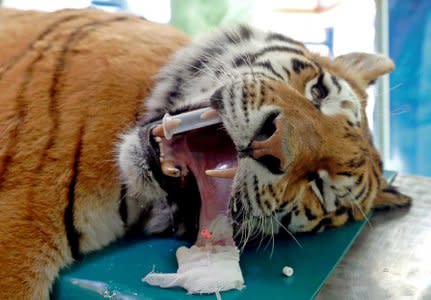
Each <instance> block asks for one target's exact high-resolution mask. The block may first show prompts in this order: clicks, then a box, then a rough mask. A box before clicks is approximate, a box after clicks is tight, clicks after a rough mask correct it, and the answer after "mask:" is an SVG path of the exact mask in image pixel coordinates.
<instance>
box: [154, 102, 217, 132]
mask: <svg viewBox="0 0 431 300" xmlns="http://www.w3.org/2000/svg"><path fill="white" fill-rule="evenodd" d="M219 123H221V119H220V117H219V116H218V114H217V113H216V112H215V110H214V109H213V108H210V107H206V108H200V109H196V110H192V111H188V112H185V113H181V114H178V115H172V116H171V115H170V114H169V113H166V114H165V115H164V116H163V119H162V126H163V133H164V136H165V138H166V139H167V140H170V139H171V138H172V136H173V135H174V134H178V133H182V132H186V131H190V130H193V129H197V128H202V127H207V126H211V125H214V124H219ZM169 124H174V126H169Z"/></svg>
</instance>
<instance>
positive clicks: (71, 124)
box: [0, 9, 188, 299]
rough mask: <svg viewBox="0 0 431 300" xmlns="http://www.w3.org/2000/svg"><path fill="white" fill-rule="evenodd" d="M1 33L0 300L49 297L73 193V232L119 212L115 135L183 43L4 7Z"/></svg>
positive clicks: (121, 23)
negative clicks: (91, 218) (97, 215)
mask: <svg viewBox="0 0 431 300" xmlns="http://www.w3.org/2000/svg"><path fill="white" fill-rule="evenodd" d="M0 25H1V27H0V28H1V29H0V40H1V41H2V51H1V53H0V66H1V67H0V91H1V94H0V224H1V225H0V266H1V267H0V298H1V299H47V298H48V292H49V288H50V286H51V284H52V282H53V280H54V278H55V277H56V275H57V273H58V270H59V269H60V268H61V267H62V266H65V265H66V264H68V263H70V262H71V261H72V257H71V252H70V249H69V246H68V242H67V238H66V235H65V223H64V217H63V216H64V211H65V209H66V207H67V205H68V193H69V190H70V187H71V185H74V186H75V189H74V190H75V195H74V196H75V205H74V209H75V211H74V215H75V219H74V221H75V223H76V226H77V229H78V230H79V226H80V224H81V223H80V222H81V221H82V222H84V221H85V220H80V218H81V219H82V218H83V219H85V218H86V213H87V212H89V211H94V210H97V209H100V208H101V207H108V206H112V207H114V208H116V209H118V205H119V203H118V199H119V193H120V191H119V187H120V182H119V180H118V174H117V171H116V166H115V162H114V159H115V158H114V144H115V142H116V141H117V138H118V134H119V133H120V132H121V131H123V130H124V129H126V128H127V127H128V126H129V125H130V124H131V123H132V122H133V121H135V119H136V118H137V116H138V115H139V114H140V109H141V108H140V105H141V100H142V99H143V98H144V97H145V96H146V95H147V94H148V92H149V90H150V89H151V87H152V85H153V82H154V79H153V76H154V75H155V74H156V72H157V71H158V70H159V68H160V67H161V66H162V65H163V64H164V63H165V62H166V60H167V59H168V57H169V56H170V54H171V53H172V51H174V50H175V49H177V48H179V47H180V46H183V45H184V44H186V43H187V42H188V38H187V37H186V36H185V35H184V34H182V33H180V32H178V31H177V30H175V29H173V28H171V27H169V26H165V25H158V24H154V23H150V22H147V21H143V20H141V19H139V18H137V17H134V16H130V15H125V14H109V13H105V12H101V11H97V10H63V11H59V12H55V13H49V14H48V13H42V12H21V11H17V10H12V9H3V10H0ZM77 153H79V167H76V165H75V164H74V162H75V158H76V156H77ZM73 178H76V182H71V181H73ZM120 234H122V232H121V231H118V230H117V232H114V235H117V236H118V235H120ZM80 239H81V243H82V245H83V246H82V247H83V249H84V251H91V250H94V249H95V246H94V245H92V244H91V241H88V240H86V239H88V238H87V237H86V236H85V234H83V235H82V236H80ZM110 241H111V240H106V241H104V243H105V244H107V243H109V242H110Z"/></svg>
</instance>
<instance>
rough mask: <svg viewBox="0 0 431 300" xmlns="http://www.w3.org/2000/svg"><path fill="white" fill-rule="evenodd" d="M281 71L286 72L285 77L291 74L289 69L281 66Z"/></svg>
mask: <svg viewBox="0 0 431 300" xmlns="http://www.w3.org/2000/svg"><path fill="white" fill-rule="evenodd" d="M283 71H284V72H285V73H286V75H287V78H290V75H291V74H290V71H289V69H288V68H286V67H284V66H283Z"/></svg>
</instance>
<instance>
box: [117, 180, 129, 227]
mask: <svg viewBox="0 0 431 300" xmlns="http://www.w3.org/2000/svg"><path fill="white" fill-rule="evenodd" d="M119 213H120V217H121V221H123V224H124V226H127V219H128V213H127V186H126V185H125V184H122V185H121V187H120V206H119Z"/></svg>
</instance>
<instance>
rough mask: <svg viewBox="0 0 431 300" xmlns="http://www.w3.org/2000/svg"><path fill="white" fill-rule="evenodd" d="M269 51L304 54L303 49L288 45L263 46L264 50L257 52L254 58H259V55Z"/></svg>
mask: <svg viewBox="0 0 431 300" xmlns="http://www.w3.org/2000/svg"><path fill="white" fill-rule="evenodd" d="M269 52H286V53H295V54H298V55H304V52H303V51H302V50H299V49H296V48H292V47H288V46H268V47H265V48H263V49H262V50H260V51H258V52H256V53H255V54H254V59H258V58H259V57H261V56H263V55H265V54H267V53H269Z"/></svg>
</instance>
